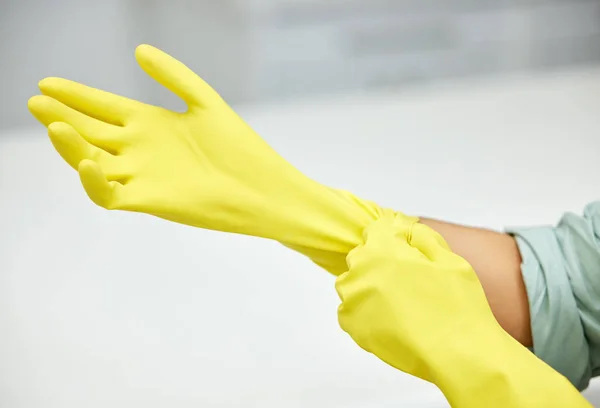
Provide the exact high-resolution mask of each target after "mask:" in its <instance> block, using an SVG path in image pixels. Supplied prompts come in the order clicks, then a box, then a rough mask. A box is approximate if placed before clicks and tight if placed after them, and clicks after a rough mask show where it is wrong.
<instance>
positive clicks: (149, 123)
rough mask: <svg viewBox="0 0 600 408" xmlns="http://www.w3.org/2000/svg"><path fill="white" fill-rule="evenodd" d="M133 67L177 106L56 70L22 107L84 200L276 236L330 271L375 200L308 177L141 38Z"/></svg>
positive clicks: (374, 209)
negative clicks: (179, 105) (75, 177)
mask: <svg viewBox="0 0 600 408" xmlns="http://www.w3.org/2000/svg"><path fill="white" fill-rule="evenodd" d="M135 55H136V58H137V61H138V63H139V64H140V65H141V67H142V68H143V69H144V70H145V71H146V73H148V75H150V76H151V77H152V78H154V79H155V80H156V81H158V82H159V83H160V84H162V85H164V86H165V87H167V88H168V89H169V90H171V91H172V92H174V93H175V94H176V95H178V96H179V97H181V98H182V99H183V100H184V101H185V102H186V104H187V106H188V110H187V112H185V113H177V112H172V111H169V110H166V109H163V108H160V107H156V106H150V105H147V104H144V103H141V102H137V101H134V100H131V99H127V98H124V97H121V96H117V95H113V94H110V93H107V92H103V91H100V90H97V89H93V88H89V87H87V86H84V85H81V84H78V83H75V82H71V81H68V80H65V79H60V78H46V79H44V80H42V81H41V82H40V84H39V86H40V89H41V91H42V93H43V95H39V96H35V97H33V98H31V99H30V100H29V109H30V111H31V112H32V113H33V115H34V116H35V117H36V118H37V119H38V120H39V121H40V122H42V123H43V124H44V125H46V126H48V129H49V135H50V138H51V140H52V143H53V144H54V146H55V148H56V150H58V152H59V153H60V154H61V155H62V157H63V158H64V159H65V160H66V161H67V162H68V163H69V164H70V165H71V166H72V167H74V168H75V169H77V170H78V171H79V175H80V178H81V182H82V184H83V186H84V188H85V191H86V192H87V194H88V195H89V197H90V199H91V200H92V201H93V202H94V203H96V204H97V205H99V206H101V207H104V208H107V209H111V210H112V209H117V210H127V211H137V212H143V213H148V214H152V215H155V216H157V217H161V218H164V219H167V220H171V221H175V222H178V223H182V224H188V225H192V226H195V227H201V228H207V229H212V230H219V231H225V232H233V233H240V234H247V235H254V236H260V237H264V238H269V239H273V240H277V241H280V242H282V243H283V244H284V245H287V246H289V247H291V248H294V249H296V250H298V251H300V252H302V253H304V254H306V255H308V256H310V257H311V258H312V259H313V260H314V261H315V262H316V263H318V264H320V265H321V266H323V267H325V268H326V269H328V270H329V271H330V272H332V273H334V274H338V273H341V272H343V271H345V270H346V269H347V268H346V263H345V256H346V254H347V253H348V251H349V250H350V249H352V248H353V247H355V246H356V245H358V243H359V241H360V236H361V232H362V230H363V229H364V227H365V226H366V225H368V224H369V223H371V222H372V221H373V220H375V219H376V218H378V216H379V214H380V213H381V209H380V208H379V207H378V206H377V205H375V204H373V203H369V202H366V201H363V200H360V199H358V198H356V197H354V196H353V195H352V194H350V193H347V192H343V191H338V190H334V189H331V188H328V187H325V186H323V185H321V184H318V183H316V182H315V181H313V180H310V179H308V178H307V177H305V176H304V175H303V174H301V173H300V172H299V171H298V170H296V169H295V168H294V167H293V166H291V165H290V164H289V163H288V162H286V161H285V160H284V159H283V158H282V157H281V156H279V155H278V154H277V153H276V152H275V151H273V150H272V149H271V148H270V147H269V146H268V145H267V144H266V143H265V141H264V140H263V139H261V138H260V137H259V136H258V135H257V134H256V133H255V132H254V131H253V130H252V129H251V128H250V127H249V126H248V125H247V124H246V123H245V122H244V121H243V120H242V119H240V118H239V117H238V115H236V113H235V112H234V111H233V110H232V109H231V108H230V107H229V106H228V105H227V104H226V103H225V102H224V101H223V100H222V99H221V97H220V96H219V95H218V94H217V93H216V92H215V91H214V90H213V89H212V88H211V87H210V86H209V85H207V84H206V83H205V82H204V81H203V80H202V79H200V78H199V77H198V76H196V75H195V74H194V73H193V72H192V71H191V70H189V69H188V68H187V67H186V66H185V65H183V64H182V63H181V62H179V61H176V60H175V59H173V58H172V57H170V56H168V55H166V54H165V53H163V52H161V51H159V50H158V49H156V48H153V47H151V46H148V45H141V46H139V47H138V48H137V49H136V54H135Z"/></svg>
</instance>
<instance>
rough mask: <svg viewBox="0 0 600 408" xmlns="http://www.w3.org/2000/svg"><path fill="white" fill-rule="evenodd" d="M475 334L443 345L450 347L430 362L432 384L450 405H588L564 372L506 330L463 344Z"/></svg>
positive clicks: (500, 407)
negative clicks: (484, 339)
mask: <svg viewBox="0 0 600 408" xmlns="http://www.w3.org/2000/svg"><path fill="white" fill-rule="evenodd" d="M476 337H478V336H477V335H473V336H470V337H467V338H465V339H464V340H463V341H461V343H460V344H450V345H448V346H449V348H450V351H447V352H446V353H445V354H444V355H443V356H441V358H440V359H438V360H436V361H433V362H432V372H433V377H434V383H435V384H436V385H437V386H438V387H439V388H440V390H441V391H442V392H443V393H444V395H445V396H446V398H447V399H448V401H449V402H450V405H451V406H452V407H455V408H471V407H473V408H479V407H488V408H496V407H498V408H530V407H545V408H590V407H591V404H590V403H589V402H588V401H587V400H586V399H585V398H584V397H583V396H582V395H581V394H580V393H579V392H578V391H577V389H576V388H575V387H574V386H573V385H572V384H571V383H570V382H569V381H568V380H567V379H566V378H565V377H563V376H562V375H561V374H559V373H558V372H556V371H555V370H553V369H552V368H551V367H550V366H548V365H547V364H546V363H544V362H543V361H541V360H540V359H538V358H537V357H536V356H534V355H533V354H532V353H531V352H530V351H529V350H527V349H526V348H524V347H523V346H521V345H520V344H518V343H517V342H516V341H515V340H514V339H512V338H510V337H509V336H508V335H507V334H505V333H501V334H500V335H497V336H494V337H493V338H490V339H489V340H487V341H485V345H482V344H481V342H477V343H474V344H465V343H468V342H469V339H470V338H476ZM484 348H485V350H483V349H484ZM479 351H481V352H479Z"/></svg>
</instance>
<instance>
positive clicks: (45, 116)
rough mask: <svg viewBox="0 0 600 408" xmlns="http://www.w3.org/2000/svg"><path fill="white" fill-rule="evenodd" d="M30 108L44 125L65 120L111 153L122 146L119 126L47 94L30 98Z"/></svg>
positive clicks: (92, 141)
mask: <svg viewBox="0 0 600 408" xmlns="http://www.w3.org/2000/svg"><path fill="white" fill-rule="evenodd" d="M27 106H28V107H29V110H30V111H31V113H32V114H33V116H35V118H36V119H37V120H39V121H40V122H41V123H42V124H43V125H44V126H49V125H50V124H51V123H54V122H65V123H68V124H70V125H71V126H73V127H74V128H75V129H76V130H77V132H78V133H79V134H80V135H81V136H83V137H84V138H85V140H87V141H88V142H90V143H91V144H93V145H95V146H97V147H100V148H101V149H103V150H106V151H108V152H110V153H116V152H117V151H118V150H119V149H120V148H121V147H122V144H123V143H122V140H123V139H122V138H119V137H118V131H117V130H118V129H120V128H118V127H116V126H112V125H109V124H107V123H104V122H101V121H99V120H97V119H94V118H91V117H89V116H86V115H84V114H83V113H81V112H78V111H76V110H75V109H72V108H70V107H68V106H67V105H65V104H63V103H61V102H59V101H57V100H56V99H53V98H51V97H49V96H46V95H37V96H34V97H32V98H31V99H29V102H28V104H27Z"/></svg>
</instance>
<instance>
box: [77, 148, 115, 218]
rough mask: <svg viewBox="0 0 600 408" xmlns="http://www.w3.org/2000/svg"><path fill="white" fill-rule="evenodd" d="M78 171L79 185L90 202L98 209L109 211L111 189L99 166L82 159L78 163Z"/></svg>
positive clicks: (110, 206)
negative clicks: (81, 185)
mask: <svg viewBox="0 0 600 408" xmlns="http://www.w3.org/2000/svg"><path fill="white" fill-rule="evenodd" d="M78 171H79V178H80V179H81V184H83V188H84V189H85V192H86V193H87V195H88V197H89V198H90V200H92V201H93V202H94V203H95V204H96V205H98V206H100V207H103V208H106V209H111V208H112V201H113V200H112V198H113V197H112V195H113V194H112V193H113V188H112V186H111V184H110V183H109V182H108V181H107V180H106V176H105V175H104V173H103V172H102V169H101V168H100V166H99V165H98V164H97V163H96V162H94V161H92V160H88V159H84V160H82V161H81V162H80V163H79V166H78Z"/></svg>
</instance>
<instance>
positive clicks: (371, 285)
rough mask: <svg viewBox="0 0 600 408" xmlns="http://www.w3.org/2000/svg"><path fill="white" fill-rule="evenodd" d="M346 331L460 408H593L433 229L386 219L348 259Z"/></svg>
mask: <svg viewBox="0 0 600 408" xmlns="http://www.w3.org/2000/svg"><path fill="white" fill-rule="evenodd" d="M348 266H349V268H350V269H349V271H348V272H346V273H344V274H342V275H340V276H338V278H337V280H336V289H337V291H338V293H339V296H340V299H341V300H342V303H341V305H340V307H339V322H340V325H341V327H342V328H343V329H344V330H345V331H346V332H347V333H349V334H350V336H351V337H352V338H353V339H354V341H355V342H356V343H357V344H358V345H359V346H361V347H362V348H363V349H365V350H367V351H369V352H371V353H373V354H374V355H376V356H377V357H379V358H380V359H381V360H383V361H385V362H386V363H388V364H390V365H391V366H393V367H395V368H397V369H399V370H402V371H404V372H406V373H408V374H411V375H414V376H417V377H419V378H422V379H424V380H426V381H429V382H431V383H433V384H435V385H437V386H438V387H439V388H440V389H441V391H442V392H443V393H444V395H445V396H446V398H447V399H448V401H449V402H450V404H451V405H452V407H455V408H481V407H486V408H533V407H535V408H537V407H544V408H590V407H591V406H590V405H589V403H588V402H587V401H586V400H585V398H584V397H582V396H581V395H580V394H579V392H578V391H577V390H576V389H575V387H573V385H571V383H570V382H569V381H568V380H567V379H566V378H565V377H563V376H562V375H560V374H559V373H558V372H556V371H554V370H553V369H552V368H551V367H550V366H548V365H546V364H545V363H544V362H542V361H541V360H539V359H538V358H537V357H536V356H535V355H534V354H533V353H531V352H530V351H529V350H528V349H526V348H525V347H523V346H521V344H519V343H518V342H517V341H516V340H514V339H513V338H512V337H510V336H509V335H508V334H507V333H506V332H505V331H504V330H503V329H502V328H501V327H500V325H499V324H498V323H497V322H496V319H495V318H494V315H493V314H492V311H491V309H490V307H489V305H488V303H487V299H486V297H485V294H484V292H483V289H482V287H481V285H480V283H479V281H478V279H477V275H476V274H475V271H473V268H471V266H470V265H469V264H468V262H467V261H465V260H464V259H462V258H461V257H460V256H458V255H456V254H454V253H452V251H450V249H449V248H448V246H447V244H446V242H445V241H444V240H443V238H442V237H441V236H440V235H439V234H438V233H437V232H435V231H433V230H432V229H431V228H429V227H427V226H425V225H423V224H421V223H415V222H413V221H410V220H408V221H407V220H406V219H405V218H403V217H397V216H395V215H394V214H393V213H391V212H390V213H388V212H386V213H385V214H384V215H383V216H382V217H381V218H380V219H378V220H377V221H375V222H373V224H372V225H370V226H369V227H368V228H367V229H365V234H364V243H363V244H361V245H360V246H358V247H357V248H356V249H354V250H352V251H351V252H350V253H349V254H348Z"/></svg>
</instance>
